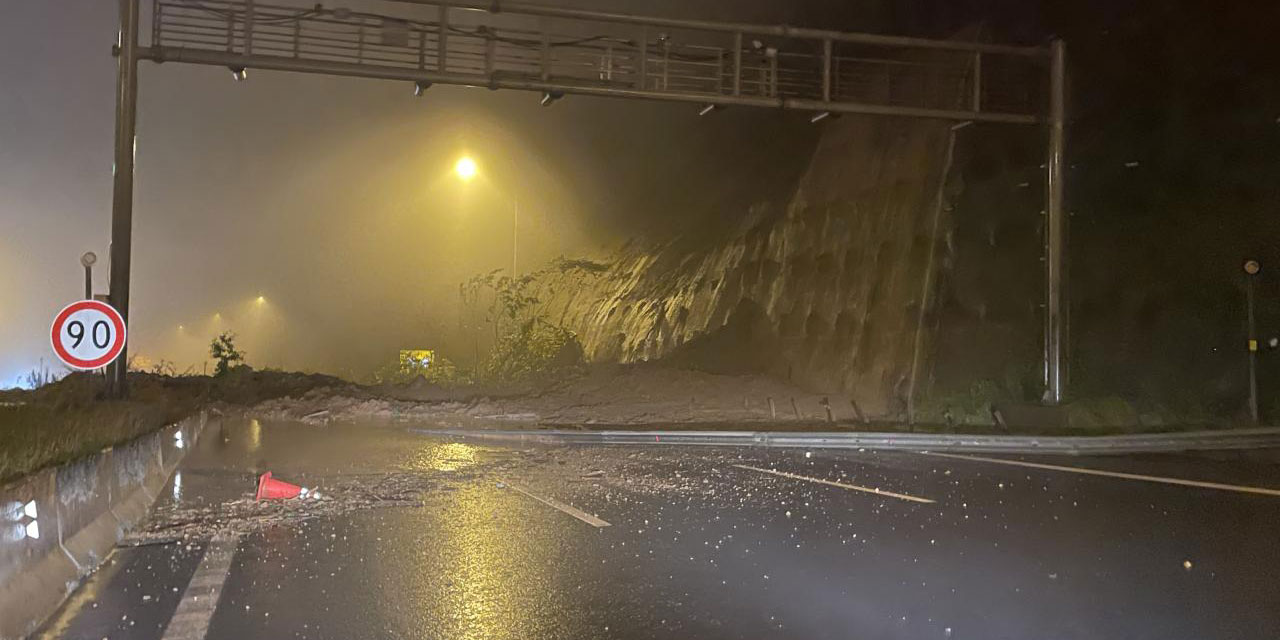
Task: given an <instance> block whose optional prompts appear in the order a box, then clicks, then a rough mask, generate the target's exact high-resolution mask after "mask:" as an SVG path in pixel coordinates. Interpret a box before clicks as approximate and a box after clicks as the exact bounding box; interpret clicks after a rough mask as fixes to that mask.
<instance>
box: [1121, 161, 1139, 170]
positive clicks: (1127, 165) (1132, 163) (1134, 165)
mask: <svg viewBox="0 0 1280 640" xmlns="http://www.w3.org/2000/svg"><path fill="white" fill-rule="evenodd" d="M1124 166H1125V168H1126V169H1134V168H1137V166H1138V161H1137V160H1132V161H1129V162H1126V163H1124Z"/></svg>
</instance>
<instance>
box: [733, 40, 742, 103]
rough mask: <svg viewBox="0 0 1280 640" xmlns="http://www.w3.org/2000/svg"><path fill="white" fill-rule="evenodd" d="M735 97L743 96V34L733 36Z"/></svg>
mask: <svg viewBox="0 0 1280 640" xmlns="http://www.w3.org/2000/svg"><path fill="white" fill-rule="evenodd" d="M733 95H735V96H737V95H742V32H741V31H737V32H734V34H733Z"/></svg>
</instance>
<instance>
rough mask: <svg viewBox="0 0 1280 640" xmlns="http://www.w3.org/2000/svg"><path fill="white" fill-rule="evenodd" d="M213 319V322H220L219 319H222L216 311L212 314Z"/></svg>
mask: <svg viewBox="0 0 1280 640" xmlns="http://www.w3.org/2000/svg"><path fill="white" fill-rule="evenodd" d="M213 319H214V320H221V319H222V314H221V313H219V312H217V311H214V312H213Z"/></svg>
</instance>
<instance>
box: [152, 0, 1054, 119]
mask: <svg viewBox="0 0 1280 640" xmlns="http://www.w3.org/2000/svg"><path fill="white" fill-rule="evenodd" d="M402 2H403V3H405V4H412V5H416V6H415V7H413V8H412V9H411V8H409V7H403V8H402V10H401V11H397V12H395V13H394V14H388V13H381V12H380V13H368V12H362V11H356V10H352V9H344V8H325V7H323V6H322V5H312V6H310V7H303V6H293V7H290V6H284V5H278V4H263V3H260V2H257V1H256V0H153V2H152V21H151V31H152V33H151V35H152V41H151V47H149V48H147V49H145V50H144V51H143V53H142V55H143V57H149V58H151V59H156V60H175V61H180V62H197V63H203V64H226V65H228V66H233V67H234V66H237V65H243V66H250V67H257V68H269V69H281V70H293V71H307V70H312V71H315V72H320V73H346V74H347V75H357V76H372V77H397V74H398V77H401V78H403V79H408V80H418V81H422V82H428V83H429V82H440V83H446V84H469V85H476V86H488V87H491V88H517V89H534V90H537V89H538V88H540V87H541V88H542V89H543V90H547V91H562V92H574V93H588V94H597V95H620V96H627V97H647V98H653V99H673V100H684V101H703V102H706V103H707V104H742V105H747V106H778V107H789V108H795V109H809V110H814V111H833V112H840V111H849V112H867V113H901V114H903V115H933V116H936V117H952V118H957V119H968V120H992V121H1001V122H1023V123H1033V122H1036V121H1038V117H1039V115H1040V113H1041V112H1042V111H1043V104H1044V103H1045V91H1044V81H1043V78H1044V77H1045V63H1046V60H1047V50H1046V49H1044V48H1038V47H1014V46H1003V45H993V44H986V43H978V42H961V41H950V40H929V39H922V38H898V37H890V36H879V35H874V34H857V33H844V32H835V31H817V30H809V29H796V28H790V27H773V26H766V25H745V24H735V23H716V22H708V21H691V20H672V19H660V18H644V17H634V16H618V15H613V14H601V13H598V12H590V11H575V10H567V9H554V8H549V7H539V6H535V5H525V4H521V3H501V4H498V3H494V4H492V5H483V6H482V5H476V4H468V3H460V4H459V3H448V4H445V3H437V2H430V1H427V0H409V1H406V0H402Z"/></svg>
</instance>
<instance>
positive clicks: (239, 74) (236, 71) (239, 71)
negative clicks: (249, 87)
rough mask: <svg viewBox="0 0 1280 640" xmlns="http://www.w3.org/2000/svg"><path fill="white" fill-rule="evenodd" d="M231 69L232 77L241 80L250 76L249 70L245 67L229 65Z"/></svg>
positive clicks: (237, 80)
mask: <svg viewBox="0 0 1280 640" xmlns="http://www.w3.org/2000/svg"><path fill="white" fill-rule="evenodd" d="M227 69H229V70H230V71H231V79H232V80H235V81H236V82H240V81H241V80H244V79H245V78H247V77H249V72H248V71H245V68H244V67H227Z"/></svg>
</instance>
